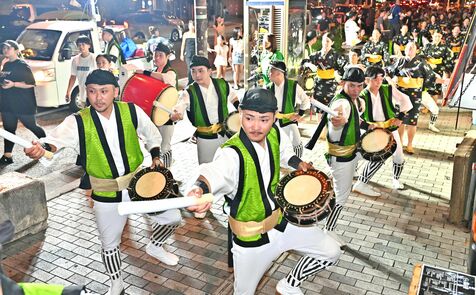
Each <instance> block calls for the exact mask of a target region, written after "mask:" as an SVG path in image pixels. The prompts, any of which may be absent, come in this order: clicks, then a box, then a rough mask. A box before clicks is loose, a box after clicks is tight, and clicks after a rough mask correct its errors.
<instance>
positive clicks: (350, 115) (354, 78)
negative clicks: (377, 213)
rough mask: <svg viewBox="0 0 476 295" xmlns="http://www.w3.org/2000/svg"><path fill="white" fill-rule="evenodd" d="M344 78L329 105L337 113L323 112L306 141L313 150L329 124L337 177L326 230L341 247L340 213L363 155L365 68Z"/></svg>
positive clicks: (351, 69)
mask: <svg viewBox="0 0 476 295" xmlns="http://www.w3.org/2000/svg"><path fill="white" fill-rule="evenodd" d="M342 81H343V82H344V83H343V89H342V91H341V92H339V93H338V94H336V95H335V96H334V98H333V99H332V101H331V103H330V105H329V107H330V108H331V109H332V110H334V111H335V112H337V113H338V115H337V116H331V117H330V118H329V119H328V117H327V116H328V115H327V114H324V117H323V118H322V120H321V123H319V126H318V127H317V129H316V131H315V132H314V135H313V136H312V138H311V140H310V141H309V143H308V144H306V148H308V149H311V150H312V149H313V148H314V145H315V143H316V141H317V139H318V138H319V135H320V134H321V132H322V130H323V129H324V127H325V126H327V153H326V158H327V163H328V164H329V166H330V168H331V174H332V177H333V179H334V193H335V197H336V205H335V207H334V209H333V210H332V212H331V213H330V215H329V216H328V217H327V221H326V226H325V231H326V232H327V233H328V234H329V235H331V236H332V237H333V238H334V239H335V240H336V241H337V242H338V243H339V245H340V246H341V247H342V246H345V242H344V241H342V240H341V239H340V237H338V236H337V235H336V233H335V232H334V230H335V228H336V225H337V219H338V218H339V215H340V212H341V211H342V208H343V206H344V205H345V203H346V201H347V199H348V198H349V195H350V192H351V189H352V179H353V176H354V171H355V168H356V167H357V162H358V160H359V159H360V158H361V155H360V153H357V145H358V143H359V142H360V128H359V125H360V114H361V113H362V112H363V111H364V109H365V102H364V101H363V100H361V99H360V98H359V95H360V92H361V91H362V89H363V85H364V81H365V75H364V71H362V69H360V68H358V67H349V68H347V69H346V70H345V72H344V76H343V77H342Z"/></svg>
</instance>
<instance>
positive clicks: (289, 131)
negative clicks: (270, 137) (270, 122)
mask: <svg viewBox="0 0 476 295" xmlns="http://www.w3.org/2000/svg"><path fill="white" fill-rule="evenodd" d="M279 128H281V130H283V132H284V133H285V134H286V136H287V137H288V138H289V139H290V140H291V142H292V144H293V147H296V146H298V145H300V144H301V143H302V141H301V134H299V128H298V125H297V124H290V125H287V126H284V127H279Z"/></svg>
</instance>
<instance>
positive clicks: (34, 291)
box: [4, 283, 85, 295]
mask: <svg viewBox="0 0 476 295" xmlns="http://www.w3.org/2000/svg"><path fill="white" fill-rule="evenodd" d="M18 286H19V287H20V288H21V291H23V295H79V294H81V292H82V291H83V290H85V289H84V286H68V287H64V286H61V285H53V284H43V283H18ZM4 294H5V295H7V294H6V293H4ZM15 294H17V293H15Z"/></svg>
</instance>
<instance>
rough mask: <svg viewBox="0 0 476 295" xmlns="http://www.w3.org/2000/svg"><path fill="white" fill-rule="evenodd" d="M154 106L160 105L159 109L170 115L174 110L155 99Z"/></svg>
mask: <svg viewBox="0 0 476 295" xmlns="http://www.w3.org/2000/svg"><path fill="white" fill-rule="evenodd" d="M154 107H158V108H159V109H161V110H162V111H165V112H166V113H168V114H169V115H172V114H173V113H174V112H173V111H172V110H171V109H169V108H168V107H166V106H164V105H163V104H161V103H160V102H158V101H154Z"/></svg>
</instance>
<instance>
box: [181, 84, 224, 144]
mask: <svg viewBox="0 0 476 295" xmlns="http://www.w3.org/2000/svg"><path fill="white" fill-rule="evenodd" d="M211 80H212V83H213V86H214V87H215V91H216V92H217V94H218V123H223V122H225V120H226V118H228V94H229V93H230V86H229V85H228V83H227V82H226V81H225V80H224V79H215V78H211ZM187 92H188V94H189V97H190V111H188V112H187V114H188V118H189V119H190V122H191V123H192V125H193V126H195V127H209V126H211V125H212V124H211V123H210V120H209V119H208V113H207V107H206V105H205V100H204V99H203V96H202V92H201V91H200V86H199V85H198V83H196V82H193V83H192V84H190V85H189V86H188V87H187ZM197 136H198V137H202V138H217V135H216V134H213V133H201V132H198V131H197Z"/></svg>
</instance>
